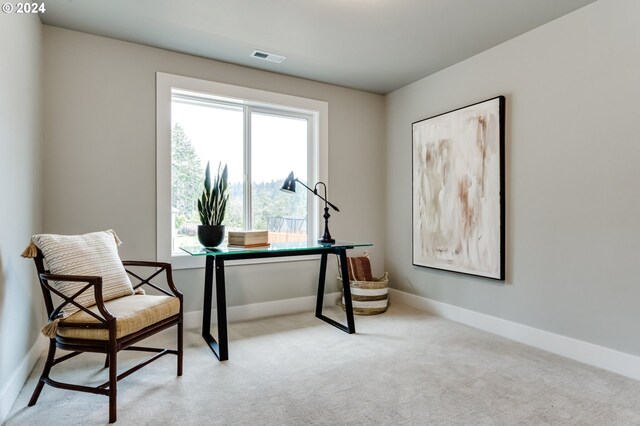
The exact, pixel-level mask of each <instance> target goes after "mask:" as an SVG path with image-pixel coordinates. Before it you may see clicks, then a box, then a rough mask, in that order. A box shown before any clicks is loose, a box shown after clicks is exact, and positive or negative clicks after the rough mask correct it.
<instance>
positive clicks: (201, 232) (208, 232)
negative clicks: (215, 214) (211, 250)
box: [198, 225, 224, 247]
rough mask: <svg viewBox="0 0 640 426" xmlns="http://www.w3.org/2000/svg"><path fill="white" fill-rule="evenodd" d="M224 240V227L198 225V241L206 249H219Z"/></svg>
mask: <svg viewBox="0 0 640 426" xmlns="http://www.w3.org/2000/svg"><path fill="white" fill-rule="evenodd" d="M223 240H224V225H198V241H200V244H202V245H203V246H205V247H217V246H219V245H220V244H221V243H222V241H223Z"/></svg>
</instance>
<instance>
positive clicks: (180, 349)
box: [177, 321, 184, 376]
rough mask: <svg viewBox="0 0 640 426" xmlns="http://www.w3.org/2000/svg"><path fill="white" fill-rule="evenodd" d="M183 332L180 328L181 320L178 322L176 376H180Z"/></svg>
mask: <svg viewBox="0 0 640 426" xmlns="http://www.w3.org/2000/svg"><path fill="white" fill-rule="evenodd" d="M183 338H184V333H183V330H182V321H181V322H180V323H178V356H177V358H178V376H182V348H183Z"/></svg>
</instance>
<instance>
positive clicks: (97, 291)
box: [38, 272, 115, 323]
mask: <svg viewBox="0 0 640 426" xmlns="http://www.w3.org/2000/svg"><path fill="white" fill-rule="evenodd" d="M38 276H39V278H40V283H41V284H42V285H43V286H44V287H45V288H46V289H47V290H49V291H50V292H52V293H55V294H56V295H58V296H59V297H60V298H62V299H63V300H64V301H63V302H62V303H61V304H60V305H59V306H58V307H56V308H55V309H53V310H52V311H51V314H50V315H49V320H50V321H53V320H55V319H56V318H58V317H59V316H60V312H61V310H62V308H64V307H65V306H66V305H68V304H72V305H74V306H76V307H77V308H78V309H80V310H82V311H85V312H87V313H88V314H89V315H91V316H93V317H94V318H96V319H97V320H98V321H100V322H103V323H106V322H107V321H112V320H114V319H115V317H114V316H113V315H112V314H111V312H109V310H108V309H107V307H106V306H105V305H104V299H103V297H102V277H99V276H95V275H63V274H50V273H47V272H45V273H41V274H38ZM49 280H51V281H66V282H86V283H87V285H86V286H84V287H82V288H81V289H80V290H78V291H77V292H76V293H74V294H73V295H71V296H66V295H65V294H63V293H62V292H61V291H60V290H58V289H56V288H55V287H53V286H52V285H51V284H49ZM90 287H93V297H94V300H95V301H96V307H97V308H98V311H99V312H100V313H101V314H102V316H103V317H100V316H98V315H96V314H95V313H93V312H92V311H90V310H89V309H87V308H86V307H85V306H82V305H81V304H79V303H78V302H76V300H75V299H76V297H78V296H79V295H80V294H82V293H84V292H85V290H87V289H89V288H90Z"/></svg>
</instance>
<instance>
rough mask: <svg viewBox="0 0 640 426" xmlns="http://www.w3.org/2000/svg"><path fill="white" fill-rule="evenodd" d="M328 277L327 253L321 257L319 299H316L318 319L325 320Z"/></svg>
mask: <svg viewBox="0 0 640 426" xmlns="http://www.w3.org/2000/svg"><path fill="white" fill-rule="evenodd" d="M326 277H327V253H322V254H321V255H320V272H319V274H318V298H317V299H316V318H320V319H323V318H322V317H323V315H322V305H323V302H324V281H325V278H326Z"/></svg>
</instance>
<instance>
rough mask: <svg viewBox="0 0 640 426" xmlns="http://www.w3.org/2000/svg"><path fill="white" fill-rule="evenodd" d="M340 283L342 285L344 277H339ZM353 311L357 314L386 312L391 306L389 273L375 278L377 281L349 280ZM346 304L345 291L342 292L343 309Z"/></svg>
mask: <svg viewBox="0 0 640 426" xmlns="http://www.w3.org/2000/svg"><path fill="white" fill-rule="evenodd" d="M338 284H339V285H340V287H342V278H340V277H338ZM349 284H350V285H349V287H350V288H351V301H352V303H353V313H354V314H356V315H377V314H381V313H383V312H385V311H386V310H387V307H388V306H389V274H388V273H387V272H385V273H384V276H382V277H380V278H375V281H349ZM345 309H346V308H345V306H344V291H343V293H342V310H345Z"/></svg>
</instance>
